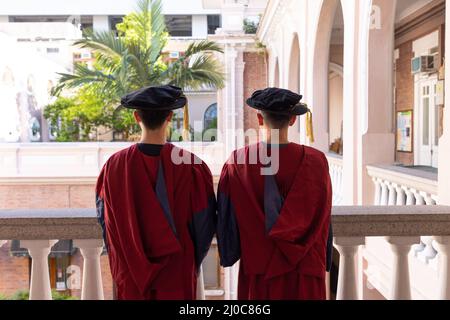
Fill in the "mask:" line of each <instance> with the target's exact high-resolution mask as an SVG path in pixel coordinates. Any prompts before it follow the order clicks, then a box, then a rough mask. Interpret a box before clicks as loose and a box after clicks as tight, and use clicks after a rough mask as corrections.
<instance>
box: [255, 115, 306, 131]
mask: <svg viewBox="0 0 450 320" xmlns="http://www.w3.org/2000/svg"><path fill="white" fill-rule="evenodd" d="M257 116H258V123H259V125H260V126H262V127H266V128H268V129H278V130H282V129H286V128H288V127H292V126H293V125H294V124H295V122H296V121H297V116H291V115H285V114H277V113H271V112H267V111H260V112H258V114H257Z"/></svg>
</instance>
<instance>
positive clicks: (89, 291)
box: [74, 239, 104, 300]
mask: <svg viewBox="0 0 450 320" xmlns="http://www.w3.org/2000/svg"><path fill="white" fill-rule="evenodd" d="M74 246H76V247H78V248H79V249H80V252H81V255H82V256H83V286H82V289H81V299H82V300H103V299H104V296H103V282H102V270H101V265H100V256H101V254H102V251H103V240H100V239H93V240H74Z"/></svg>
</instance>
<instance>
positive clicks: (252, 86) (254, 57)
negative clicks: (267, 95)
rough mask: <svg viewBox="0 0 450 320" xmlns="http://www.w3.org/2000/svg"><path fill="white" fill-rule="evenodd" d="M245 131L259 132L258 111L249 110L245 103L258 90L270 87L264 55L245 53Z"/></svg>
mask: <svg viewBox="0 0 450 320" xmlns="http://www.w3.org/2000/svg"><path fill="white" fill-rule="evenodd" d="M244 62H245V69H244V130H248V129H255V130H258V127H259V126H258V121H257V118H256V111H255V110H253V109H251V108H249V107H248V106H247V103H246V102H245V101H246V100H247V99H248V98H249V97H250V96H251V95H252V94H253V92H255V91H256V90H261V89H265V88H266V87H267V86H268V80H267V65H266V59H265V55H264V53H261V52H245V53H244Z"/></svg>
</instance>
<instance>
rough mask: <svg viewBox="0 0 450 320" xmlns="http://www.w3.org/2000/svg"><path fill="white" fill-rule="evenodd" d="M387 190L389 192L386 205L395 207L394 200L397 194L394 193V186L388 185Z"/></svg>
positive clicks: (395, 202) (395, 201)
mask: <svg viewBox="0 0 450 320" xmlns="http://www.w3.org/2000/svg"><path fill="white" fill-rule="evenodd" d="M388 190H389V200H388V205H390V206H395V205H396V204H397V198H396V197H397V194H396V191H395V184H393V183H389V185H388Z"/></svg>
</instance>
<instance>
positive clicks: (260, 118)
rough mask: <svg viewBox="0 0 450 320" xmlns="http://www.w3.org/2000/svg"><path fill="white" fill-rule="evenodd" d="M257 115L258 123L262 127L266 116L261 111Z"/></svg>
mask: <svg viewBox="0 0 450 320" xmlns="http://www.w3.org/2000/svg"><path fill="white" fill-rule="evenodd" d="M256 116H257V117H258V124H259V126H260V127H262V126H263V125H264V117H263V115H262V114H261V113H259V112H258V113H257V114H256Z"/></svg>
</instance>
